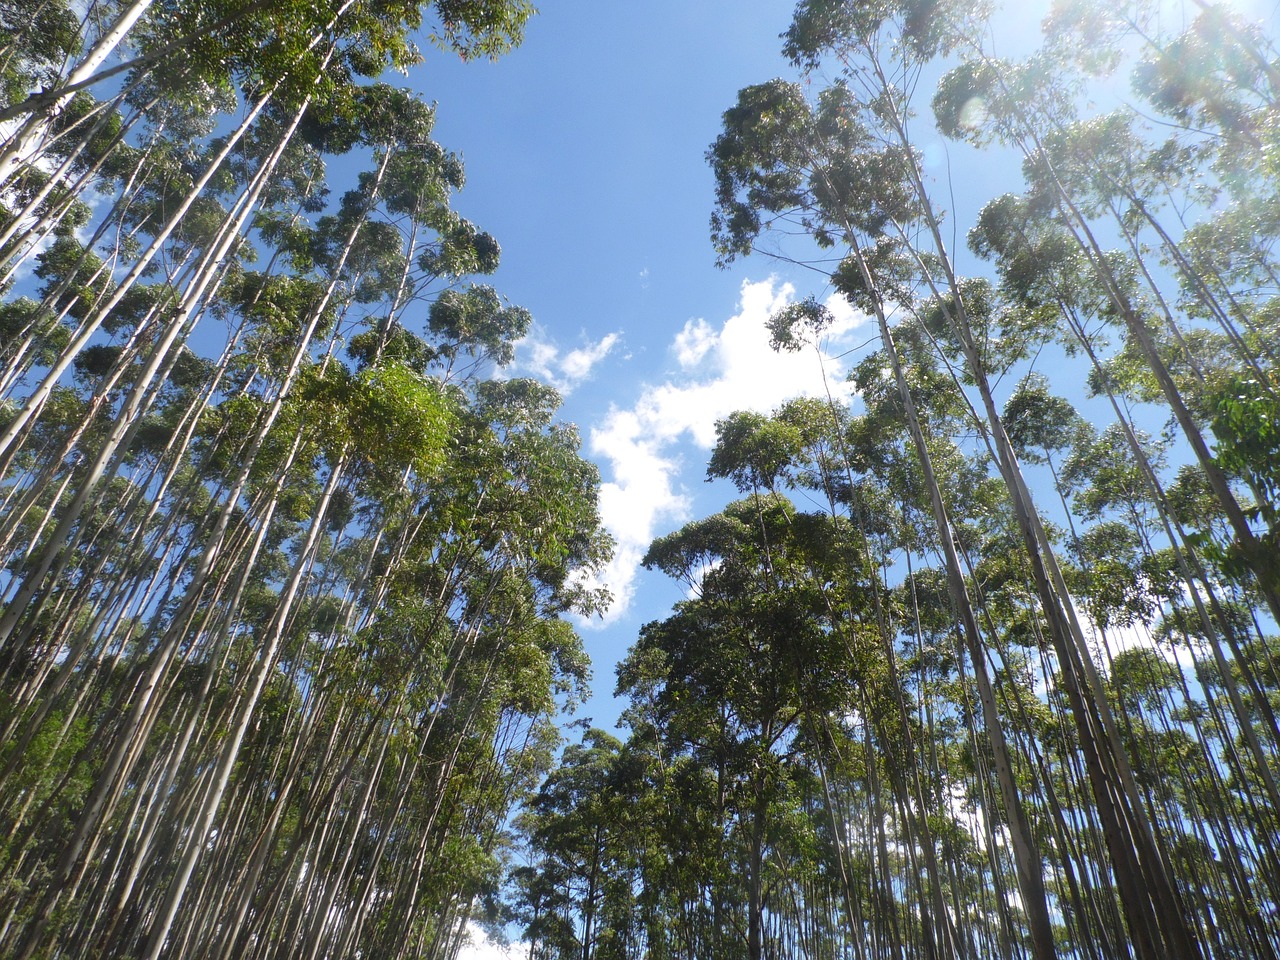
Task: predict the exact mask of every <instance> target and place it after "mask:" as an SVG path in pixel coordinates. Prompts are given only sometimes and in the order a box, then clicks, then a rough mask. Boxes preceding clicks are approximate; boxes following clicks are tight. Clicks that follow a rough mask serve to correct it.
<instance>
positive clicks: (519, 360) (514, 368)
mask: <svg viewBox="0 0 1280 960" xmlns="http://www.w3.org/2000/svg"><path fill="white" fill-rule="evenodd" d="M620 340H621V338H620V337H619V335H618V334H616V333H608V334H605V335H604V336H603V337H601V338H600V339H599V340H595V341H589V342H588V343H586V344H585V345H583V346H581V347H577V348H575V349H573V350H569V351H567V352H565V351H564V350H563V348H562V347H560V346H559V345H558V344H556V343H554V342H552V341H551V339H550V338H548V336H547V333H546V331H545V330H543V329H542V328H541V327H539V326H536V325H535V326H534V328H533V329H532V330H531V331H530V332H529V334H528V336H526V337H525V338H524V339H523V340H521V341H520V342H519V343H517V344H516V359H515V362H514V363H513V364H511V366H510V367H508V368H507V372H508V373H512V374H520V375H528V376H533V377H537V378H538V379H539V380H544V381H546V382H547V383H549V384H551V385H552V386H553V387H555V388H556V389H557V390H559V391H560V393H562V394H564V395H566V396H567V395H568V394H570V393H572V392H573V390H574V388H576V387H577V386H579V385H580V384H581V383H583V382H584V381H585V380H587V379H589V378H590V376H591V372H592V370H593V369H594V368H595V366H596V364H598V363H599V362H600V361H601V360H603V359H604V358H605V357H607V356H608V355H609V354H610V353H612V352H613V348H614V347H616V346H617V345H618V343H619V342H620Z"/></svg>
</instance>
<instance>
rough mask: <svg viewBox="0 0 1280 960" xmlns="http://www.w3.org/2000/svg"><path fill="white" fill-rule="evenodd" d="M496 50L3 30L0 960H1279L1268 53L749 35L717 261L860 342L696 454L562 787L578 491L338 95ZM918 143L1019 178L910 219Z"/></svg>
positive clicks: (1274, 113)
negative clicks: (750, 54)
mask: <svg viewBox="0 0 1280 960" xmlns="http://www.w3.org/2000/svg"><path fill="white" fill-rule="evenodd" d="M532 12H533V11H532V9H531V7H530V6H529V5H528V4H527V3H526V2H524V0H433V2H431V3H429V4H427V5H425V6H422V7H420V6H419V5H418V4H417V3H408V2H403V0H307V2H294V0H284V2H272V3H263V2H261V0H202V2H199V3H196V2H188V0H165V2H160V0H87V2H82V3H68V2H63V0H0V82H2V84H3V86H2V88H0V206H2V207H3V209H2V210H0V271H2V275H0V290H2V291H3V296H2V297H0V331H2V334H3V335H2V337H0V364H2V366H0V391H2V396H0V403H2V406H0V554H2V562H3V570H2V572H0V589H2V590H3V597H4V606H3V610H0V677H2V679H0V683H2V684H3V691H4V696H3V697H0V955H2V956H5V957H14V958H21V960H28V958H94V957H130V958H146V960H158V958H162V957H163V958H176V957H202V958H203V957H209V958H226V960H231V958H241V957H246V958H249V957H253V958H257V957H280V958H306V960H319V958H330V957H333V958H337V957H377V958H440V960H452V958H454V957H457V956H458V955H459V953H460V951H461V950H462V949H463V948H464V941H465V932H466V930H467V929H468V927H470V926H471V925H472V924H473V922H475V921H483V922H487V923H488V924H490V926H491V928H492V929H494V930H498V929H500V928H505V930H507V931H508V932H511V933H515V934H517V935H518V936H519V937H520V939H521V943H520V944H519V945H517V947H516V950H517V951H518V952H521V953H527V954H528V955H529V957H530V960H552V958H555V960H568V958H574V960H624V958H625V960H632V958H634V960H641V958H646V960H659V958H663V960H665V958H671V960H675V958H681V960H686V958H687V960H704V958H726V960H728V958H738V957H744V956H745V957H747V958H748V960H791V958H814V960H828V958H830V960H889V958H894V960H907V958H910V960H917V958H918V960H985V958H988V957H1000V958H1010V960H1024V958H1027V960H1053V958H1081V960H1211V958H1265V960H1277V956H1278V954H1280V847H1278V846H1277V843H1276V837H1277V836H1280V786H1278V785H1277V781H1278V780H1280V723H1278V721H1277V716H1276V715H1277V712H1280V637H1278V636H1277V633H1278V627H1277V623H1278V622H1280V513H1278V510H1280V374H1278V373H1277V365H1276V359H1277V358H1276V351H1277V349H1280V336H1278V333H1280V331H1278V330H1277V328H1278V326H1280V274H1278V273H1277V270H1278V268H1280V261H1278V260H1277V257H1276V253H1275V250H1274V247H1275V244H1276V240H1277V238H1278V237H1280V189H1278V188H1280V161H1278V160H1277V158H1280V112H1278V107H1277V99H1276V98H1277V95H1278V94H1280V55H1278V54H1277V51H1276V49H1275V47H1274V45H1273V41H1272V38H1271V37H1270V36H1269V35H1267V33H1266V32H1265V31H1264V30H1263V29H1262V28H1260V27H1258V26H1256V25H1254V24H1253V23H1252V22H1251V21H1250V20H1249V19H1248V18H1247V17H1246V16H1244V15H1242V14H1240V13H1238V12H1235V11H1233V10H1232V8H1230V7H1229V6H1225V5H1215V4H1211V3H1208V2H1206V0H1187V3H1186V5H1185V8H1182V7H1178V8H1176V9H1175V8H1174V7H1172V6H1168V5H1165V6H1161V5H1158V4H1154V3H1147V2H1139V3H1104V2H1101V0H1097V2H1095V0H1064V2H1062V3H1060V4H1059V5H1057V6H1055V7H1054V8H1053V10H1052V11H1051V12H1050V14H1049V17H1048V19H1047V20H1046V21H1045V24H1044V35H1043V37H1042V38H1041V39H1040V42H1039V43H1038V45H1037V47H1036V49H1035V50H1034V52H1033V53H1029V54H1027V55H1025V56H1023V57H1022V58H1021V59H1017V60H1007V59H1000V58H998V57H997V56H996V55H995V53H994V50H995V49H996V47H997V44H996V42H995V39H994V38H995V37H996V36H998V35H999V16H1000V14H999V12H998V11H991V10H988V9H985V8H983V7H982V6H981V5H979V4H970V3H963V2H952V0H859V2H850V0H801V2H800V3H799V4H798V6H797V7H796V10H795V14H794V19H793V21H792V24H791V27H790V28H789V29H788V31H787V32H786V33H785V34H784V36H783V38H782V41H783V44H784V47H783V49H784V53H785V56H786V57H787V59H788V60H789V61H790V62H791V64H792V67H793V74H792V76H791V77H790V78H786V79H777V80H772V81H769V82H766V83H762V84H760V85H757V86H751V87H748V88H746V89H744V90H742V91H741V93H740V94H739V97H738V101H737V103H736V104H734V105H732V106H731V107H730V108H729V109H728V110H727V111H726V113H725V114H724V121H723V131H722V133H721V135H720V136H719V137H718V138H717V139H716V140H715V142H714V144H712V145H711V148H710V150H709V152H708V154H707V160H708V161H709V163H710V164H711V168H712V171H713V173H714V178H715V185H716V192H715V196H714V198H709V199H711V200H713V201H714V211H715V212H714V214H713V216H712V224H711V228H712V241H713V244H714V247H715V250H716V251H717V252H718V254H719V256H720V258H721V261H722V262H723V263H728V262H730V261H732V260H735V259H737V258H742V257H746V256H748V255H756V256H758V257H761V258H764V259H762V260H761V263H762V265H763V264H767V263H768V258H775V259H778V260H782V261H785V262H789V263H805V264H808V265H810V266H811V267H812V268H813V269H814V270H815V271H816V272H815V274H814V276H815V277H816V278H817V280H816V284H815V291H822V293H821V296H822V297H825V296H826V295H827V293H831V292H834V295H836V296H840V297H843V298H844V299H845V300H847V301H848V303H849V304H851V305H852V306H853V307H854V308H855V309H856V310H857V311H859V312H860V313H861V314H864V315H865V316H866V317H867V318H868V327H867V329H868V330H870V331H872V332H874V334H875V335H876V339H875V341H874V342H873V344H872V345H871V346H870V347H868V348H864V349H863V350H862V351H861V352H860V353H859V354H858V355H857V356H856V357H855V358H854V359H853V363H852V366H853V372H852V374H851V380H852V382H853V383H852V385H853V387H854V388H855V389H854V390H853V391H852V392H850V391H845V390H842V389H840V385H831V388H830V389H829V390H828V391H827V396H828V398H829V399H801V400H795V401H792V402H789V403H787V404H784V405H783V406H781V407H780V408H778V409H777V410H774V411H772V412H771V413H769V414H760V413H749V412H742V413H737V414H734V415H732V416H730V417H728V418H726V419H724V420H722V421H721V422H720V423H719V425H718V440H717V443H716V446H715V449H714V451H713V453H712V456H711V461H710V464H709V468H708V474H709V476H710V477H712V478H717V479H721V480H724V481H727V482H729V483H731V484H732V485H733V486H734V487H736V489H737V491H738V496H739V499H737V500H735V501H734V502H733V503H731V504H729V505H728V506H726V507H725V508H724V509H723V510H722V511H721V512H719V513H717V514H715V515H714V516H709V517H705V518H701V519H697V520H695V521H693V522H691V523H689V524H687V525H686V526H684V527H683V528H682V529H680V530H678V531H676V532H674V533H672V534H670V535H668V536H665V537H662V538H660V539H659V540H657V541H656V542H655V543H654V544H653V545H652V546H651V548H650V550H649V553H648V554H647V556H646V558H645V564H646V565H647V566H649V567H650V568H652V569H655V570H659V571H661V572H662V573H664V574H666V575H668V576H669V577H671V578H674V579H675V580H676V581H678V582H679V583H680V584H681V585H682V586H683V587H684V589H685V590H686V595H687V599H686V600H684V601H682V602H680V603H678V604H677V605H676V606H675V608H674V609H673V610H672V611H671V612H670V615H669V616H667V617H666V618H665V619H662V620H659V621H655V622H653V623H650V624H648V625H647V626H646V627H644V629H643V630H642V631H641V634H640V636H639V638H638V640H637V642H636V643H635V645H634V647H633V648H632V650H631V652H630V654H629V655H628V657H627V658H626V660H625V661H624V662H623V664H622V665H621V667H620V668H619V671H618V690H619V694H620V695H624V696H625V697H626V698H627V703H628V706H627V709H626V712H625V713H624V715H623V721H624V724H623V725H624V727H625V740H623V739H618V738H616V737H614V736H613V735H611V734H609V733H606V732H604V731H601V730H595V729H592V730H588V731H587V732H586V733H585V734H584V735H583V737H582V739H581V742H580V743H576V744H571V745H569V746H568V747H566V748H565V749H564V750H563V751H561V750H560V746H561V737H562V733H561V730H560V727H559V723H560V721H561V720H562V718H563V716H564V713H565V711H566V710H567V709H569V708H571V707H572V706H573V704H574V703H575V702H576V701H578V700H579V699H580V698H581V697H582V696H583V693H584V690H585V683H586V678H587V675H588V666H589V665H588V663H587V659H586V656H585V654H584V652H583V648H582V644H581V641H580V639H579V637H578V636H577V634H576V633H575V631H574V629H573V627H572V625H571V623H570V621H569V620H568V619H566V617H568V616H569V615H575V614H576V615H580V616H590V615H591V614H592V613H594V612H597V611H599V610H601V609H603V608H604V605H605V604H606V603H607V602H608V598H607V597H606V596H605V595H604V594H603V593H602V592H601V591H600V590H598V589H596V588H594V587H593V586H592V584H593V583H595V579H594V577H593V574H594V573H595V572H597V571H599V570H600V569H601V567H602V565H603V564H604V563H605V561H606V560H607V559H608V556H609V546H610V545H609V539H608V537H607V535H606V534H605V533H604V531H603V530H602V529H601V526H600V520H599V515H598V510H597V489H598V485H599V478H598V475H597V472H596V470H595V468H594V467H593V466H592V465H591V464H589V463H588V462H586V461H584V460H583V459H582V458H581V457H580V455H579V443H578V437H577V433H576V430H575V429H574V428H573V427H572V426H569V425H567V424H564V423H562V422H560V421H559V420H557V414H556V411H557V408H558V406H559V398H558V397H557V396H556V394H555V392H554V391H553V390H552V389H551V388H550V387H547V386H545V385H543V384H541V383H538V382H536V381H533V380H526V379H509V378H505V377H503V376H501V375H500V373H499V371H500V368H501V367H502V366H503V365H505V364H507V363H509V362H510V361H511V359H512V357H513V351H514V344H515V343H516V342H517V341H518V340H519V339H520V338H522V337H523V336H524V335H525V334H526V332H527V331H528V329H529V325H530V323H531V318H530V316H529V314H528V313H527V311H525V310H523V309H521V308H519V307H517V306H513V305H511V304H510V303H509V302H508V301H506V300H505V299H503V298H502V297H501V296H500V295H499V293H498V292H496V291H495V290H494V289H493V288H492V287H490V286H488V285H486V284H485V283H483V282H482V280H481V279H480V278H482V277H484V276H485V275H487V274H491V273H492V272H493V271H494V270H495V269H496V268H497V265H498V260H499V253H500V250H499V246H498V243H497V241H496V240H495V239H494V238H493V237H491V236H490V235H489V234H487V233H485V232H484V231H483V230H482V229H481V228H480V227H479V226H477V225H475V224H472V223H470V222H469V221H468V220H466V219H465V218H463V217H462V216H460V215H459V214H458V213H457V212H455V210H454V209H453V208H452V205H451V204H452V201H453V198H454V195H455V194H456V192H457V191H458V190H459V189H461V187H462V186H463V183H464V173H463V169H462V165H461V162H460V160H459V158H458V157H457V156H456V155H454V154H452V153H450V152H449V151H448V150H447V149H446V148H445V147H444V146H441V145H440V144H437V143H436V142H435V141H434V140H433V139H432V125H433V119H434V116H433V108H432V107H430V106H428V105H427V103H426V102H425V101H424V100H423V98H422V97H421V96H420V95H419V94H417V93H415V92H412V91H408V90H404V89H401V88H398V87H396V86H394V85H391V84H388V83H386V82H384V81H382V80H381V79H380V77H382V75H383V74H384V72H385V71H387V70H388V69H401V70H403V69H405V68H407V67H409V66H411V65H413V64H415V63H417V62H418V61H419V60H420V59H422V58H423V57H428V58H429V57H431V56H441V55H454V56H456V55H461V56H463V57H488V56H497V55H500V54H501V53H503V52H505V51H506V50H508V49H509V48H510V47H511V46H512V45H513V44H515V43H518V42H519V41H520V39H521V34H522V29H523V26H524V24H525V22H526V20H527V18H528V17H529V16H530V15H531V14H532ZM418 43H422V44H424V45H428V46H434V47H437V48H440V50H439V51H431V50H428V51H427V52H425V53H424V52H423V51H422V50H420V49H419V47H418V46H417V44H418ZM1104 90H1105V91H1110V92H1109V93H1106V94H1105V95H1103V94H1100V93H1099V91H1104ZM1096 102H1102V103H1106V104H1109V105H1110V106H1107V107H1105V108H1100V107H1097V106H1095V105H1094V104H1095V103H1096ZM938 132H941V134H942V135H944V136H946V137H947V138H949V139H950V140H951V141H952V143H953V148H954V149H955V150H957V151H968V152H971V153H973V154H974V155H975V156H979V157H981V156H983V155H990V156H1005V157H1007V156H1017V157H1020V158H1021V159H1022V171H1023V179H1022V182H1021V184H1019V185H1018V192H1017V193H1011V194H1008V195H1005V196H1001V197H995V198H981V199H983V200H988V201H989V202H986V204H985V206H983V207H982V209H981V213H980V214H979V215H978V216H977V217H976V219H975V220H974V222H971V223H959V224H957V223H955V222H953V220H952V219H951V218H950V217H949V215H948V214H947V213H946V212H945V210H944V207H946V206H952V205H954V202H953V200H952V199H951V198H952V197H953V195H954V193H955V192H957V191H963V189H964V185H963V184H949V183H945V182H943V183H940V182H937V181H935V180H934V179H933V178H932V177H931V176H930V175H929V170H930V169H931V168H929V167H928V166H927V165H926V163H925V157H924V152H923V149H922V147H921V143H922V141H924V140H926V139H927V138H930V137H933V136H936V135H937V133H938ZM694 159H695V161H696V158H694ZM978 162H981V161H980V160H979V161H978ZM327 167H334V168H335V169H341V170H342V171H344V172H343V173H342V175H341V176H339V175H337V174H335V175H334V176H332V177H330V176H329V175H328V174H327ZM346 171H353V172H351V173H347V172H346ZM356 171H358V172H356ZM944 200H945V203H944ZM957 241H958V242H957ZM709 259H710V255H709ZM824 285H825V286H824ZM825 302H826V301H823V300H820V299H819V295H818V294H817V293H815V296H814V297H813V298H810V299H805V300H801V301H799V302H797V303H794V304H792V305H791V306H789V307H787V308H785V309H783V310H782V311H780V312H779V313H778V314H777V315H775V316H774V317H773V318H772V320H771V321H770V325H769V326H770V331H771V335H772V338H773V345H774V346H775V347H776V348H777V349H778V350H783V351H795V350H811V349H816V348H819V347H821V345H822V343H823V340H824V333H825V332H826V331H827V330H828V329H829V328H830V327H831V325H832V322H833V317H832V314H831V311H830V309H829V308H828V306H826V305H824V303H825ZM1047 371H1051V372H1052V376H1047V375H1046V372H1047ZM846 396H851V397H852V399H851V400H845V399H841V398H843V397H846Z"/></svg>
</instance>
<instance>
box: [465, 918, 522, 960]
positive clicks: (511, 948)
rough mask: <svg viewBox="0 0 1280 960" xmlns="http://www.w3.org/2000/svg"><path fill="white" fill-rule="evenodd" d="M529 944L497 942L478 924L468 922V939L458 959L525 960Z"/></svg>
mask: <svg viewBox="0 0 1280 960" xmlns="http://www.w3.org/2000/svg"><path fill="white" fill-rule="evenodd" d="M528 956H529V945H528V944H525V943H512V944H508V945H506V946H503V945H502V944H500V943H495V942H494V941H493V940H490V939H489V937H488V936H487V935H486V934H485V932H484V931H483V930H481V929H480V928H479V927H478V926H477V925H476V924H474V923H469V924H467V939H466V942H465V943H463V945H462V949H461V950H460V951H459V952H458V960H525V958H526V957H528Z"/></svg>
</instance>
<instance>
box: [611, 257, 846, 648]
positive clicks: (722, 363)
mask: <svg viewBox="0 0 1280 960" xmlns="http://www.w3.org/2000/svg"><path fill="white" fill-rule="evenodd" d="M794 297H795V291H794V289H793V288H792V287H791V286H790V285H789V284H785V285H781V286H779V285H778V284H777V283H776V282H775V281H773V280H766V281H763V282H760V283H744V284H743V286H742V291H741V298H740V300H739V309H738V312H737V313H736V314H734V315H733V316H732V317H730V318H728V319H727V320H725V321H724V322H723V323H722V324H720V325H719V327H716V326H715V325H713V324H711V323H709V322H708V321H706V320H705V319H701V318H698V319H693V320H690V321H689V322H688V323H686V324H685V326H684V328H683V329H682V330H681V331H680V332H679V333H678V334H677V335H676V336H675V338H674V339H673V340H672V342H671V344H670V348H669V349H670V353H671V355H672V358H673V359H674V360H675V362H676V364H677V366H678V367H679V372H678V373H676V374H674V375H673V376H672V377H671V378H670V379H668V380H666V381H665V382H663V383H660V384H656V385H651V386H648V387H646V388H645V390H644V392H643V393H642V394H641V396H640V398H639V399H638V400H637V401H636V403H635V405H634V406H632V407H630V408H629V409H622V408H619V407H611V408H610V410H609V412H608V414H606V416H605V417H604V419H603V421H601V422H600V423H598V424H596V425H595V426H593V427H592V429H591V434H590V449H591V453H592V454H593V455H594V456H595V457H596V459H597V460H598V462H599V463H600V464H601V467H602V468H603V471H604V473H605V475H606V478H607V479H606V482H605V483H604V484H603V486H602V488H601V491H600V512H601V516H602V518H603V520H604V523H605V526H606V527H608V529H609V531H610V532H611V533H612V534H613V536H614V539H615V540H616V542H617V553H616V556H615V558H614V561H613V563H612V564H611V565H610V566H609V567H608V569H606V570H605V571H604V572H603V574H602V576H601V578H600V579H601V581H602V583H603V585H604V586H607V587H608V588H609V590H610V591H611V592H612V594H613V597H614V603H613V607H612V608H611V609H610V611H609V613H608V614H607V615H606V616H605V622H606V623H608V622H610V621H612V620H614V619H616V618H617V617H619V616H621V615H622V614H623V613H624V612H625V611H626V609H627V607H628V605H629V604H630V602H631V599H632V596H633V594H634V590H635V577H636V571H637V569H638V567H639V564H640V559H641V558H642V557H643V556H644V553H645V551H646V550H647V549H648V546H649V543H650V542H651V541H652V540H653V538H654V536H655V534H657V533H659V532H661V531H663V530H666V529H670V528H671V527H673V526H675V525H676V524H678V523H680V522H681V521H682V520H684V519H686V518H687V516H688V512H689V504H690V497H689V495H688V494H687V493H686V492H685V490H686V484H690V483H694V482H698V481H700V480H701V478H702V470H703V463H704V457H703V453H704V452H705V451H707V450H709V449H710V448H711V446H712V445H713V444H714V443H715V424H716V421H717V420H719V419H721V418H723V417H725V416H727V415H728V414H730V413H732V412H733V411H735V410H758V411H761V412H767V411H770V410H772V409H773V408H775V407H777V406H778V405H779V404H781V403H782V402H783V401H785V400H788V399H791V398H792V397H796V396H802V395H824V394H825V393H826V391H827V389H828V386H827V385H828V384H830V385H831V389H832V390H833V391H835V392H842V391H845V390H847V389H848V388H847V386H846V385H845V384H844V382H843V381H844V374H845V372H846V368H845V366H844V365H843V364H842V362H841V361H840V360H838V359H836V355H837V354H838V353H839V349H840V347H841V346H842V338H843V337H844V336H845V335H846V334H848V333H849V332H850V331H851V330H852V329H853V328H855V327H857V326H858V325H859V324H861V323H862V322H863V320H864V319H865V318H863V317H862V316H860V315H858V314H856V313H855V312H854V311H853V310H852V309H850V308H849V307H848V305H847V304H845V303H844V301H843V300H833V301H831V302H829V303H828V304H827V305H828V307H829V308H830V309H831V310H832V312H833V314H834V315H835V317H836V322H835V323H834V325H833V326H832V328H831V329H830V330H829V331H828V333H827V338H826V342H825V343H824V349H823V351H821V352H819V351H816V350H805V351H801V352H799V353H792V354H787V353H783V354H778V353H774V352H773V351H772V350H771V349H770V348H769V335H768V332H767V328H766V323H767V321H768V319H769V318H770V317H771V316H772V315H773V314H774V313H776V312H777V311H778V310H780V309H781V308H782V307H784V306H786V305H787V304H788V303H790V302H791V301H792V300H793V299H794ZM689 442H692V444H693V445H694V446H695V447H696V448H697V450H698V453H697V456H696V457H690V458H689V461H688V462H686V459H685V458H683V457H682V456H681V450H680V449H679V445H680V444H682V443H684V444H687V443H689Z"/></svg>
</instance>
